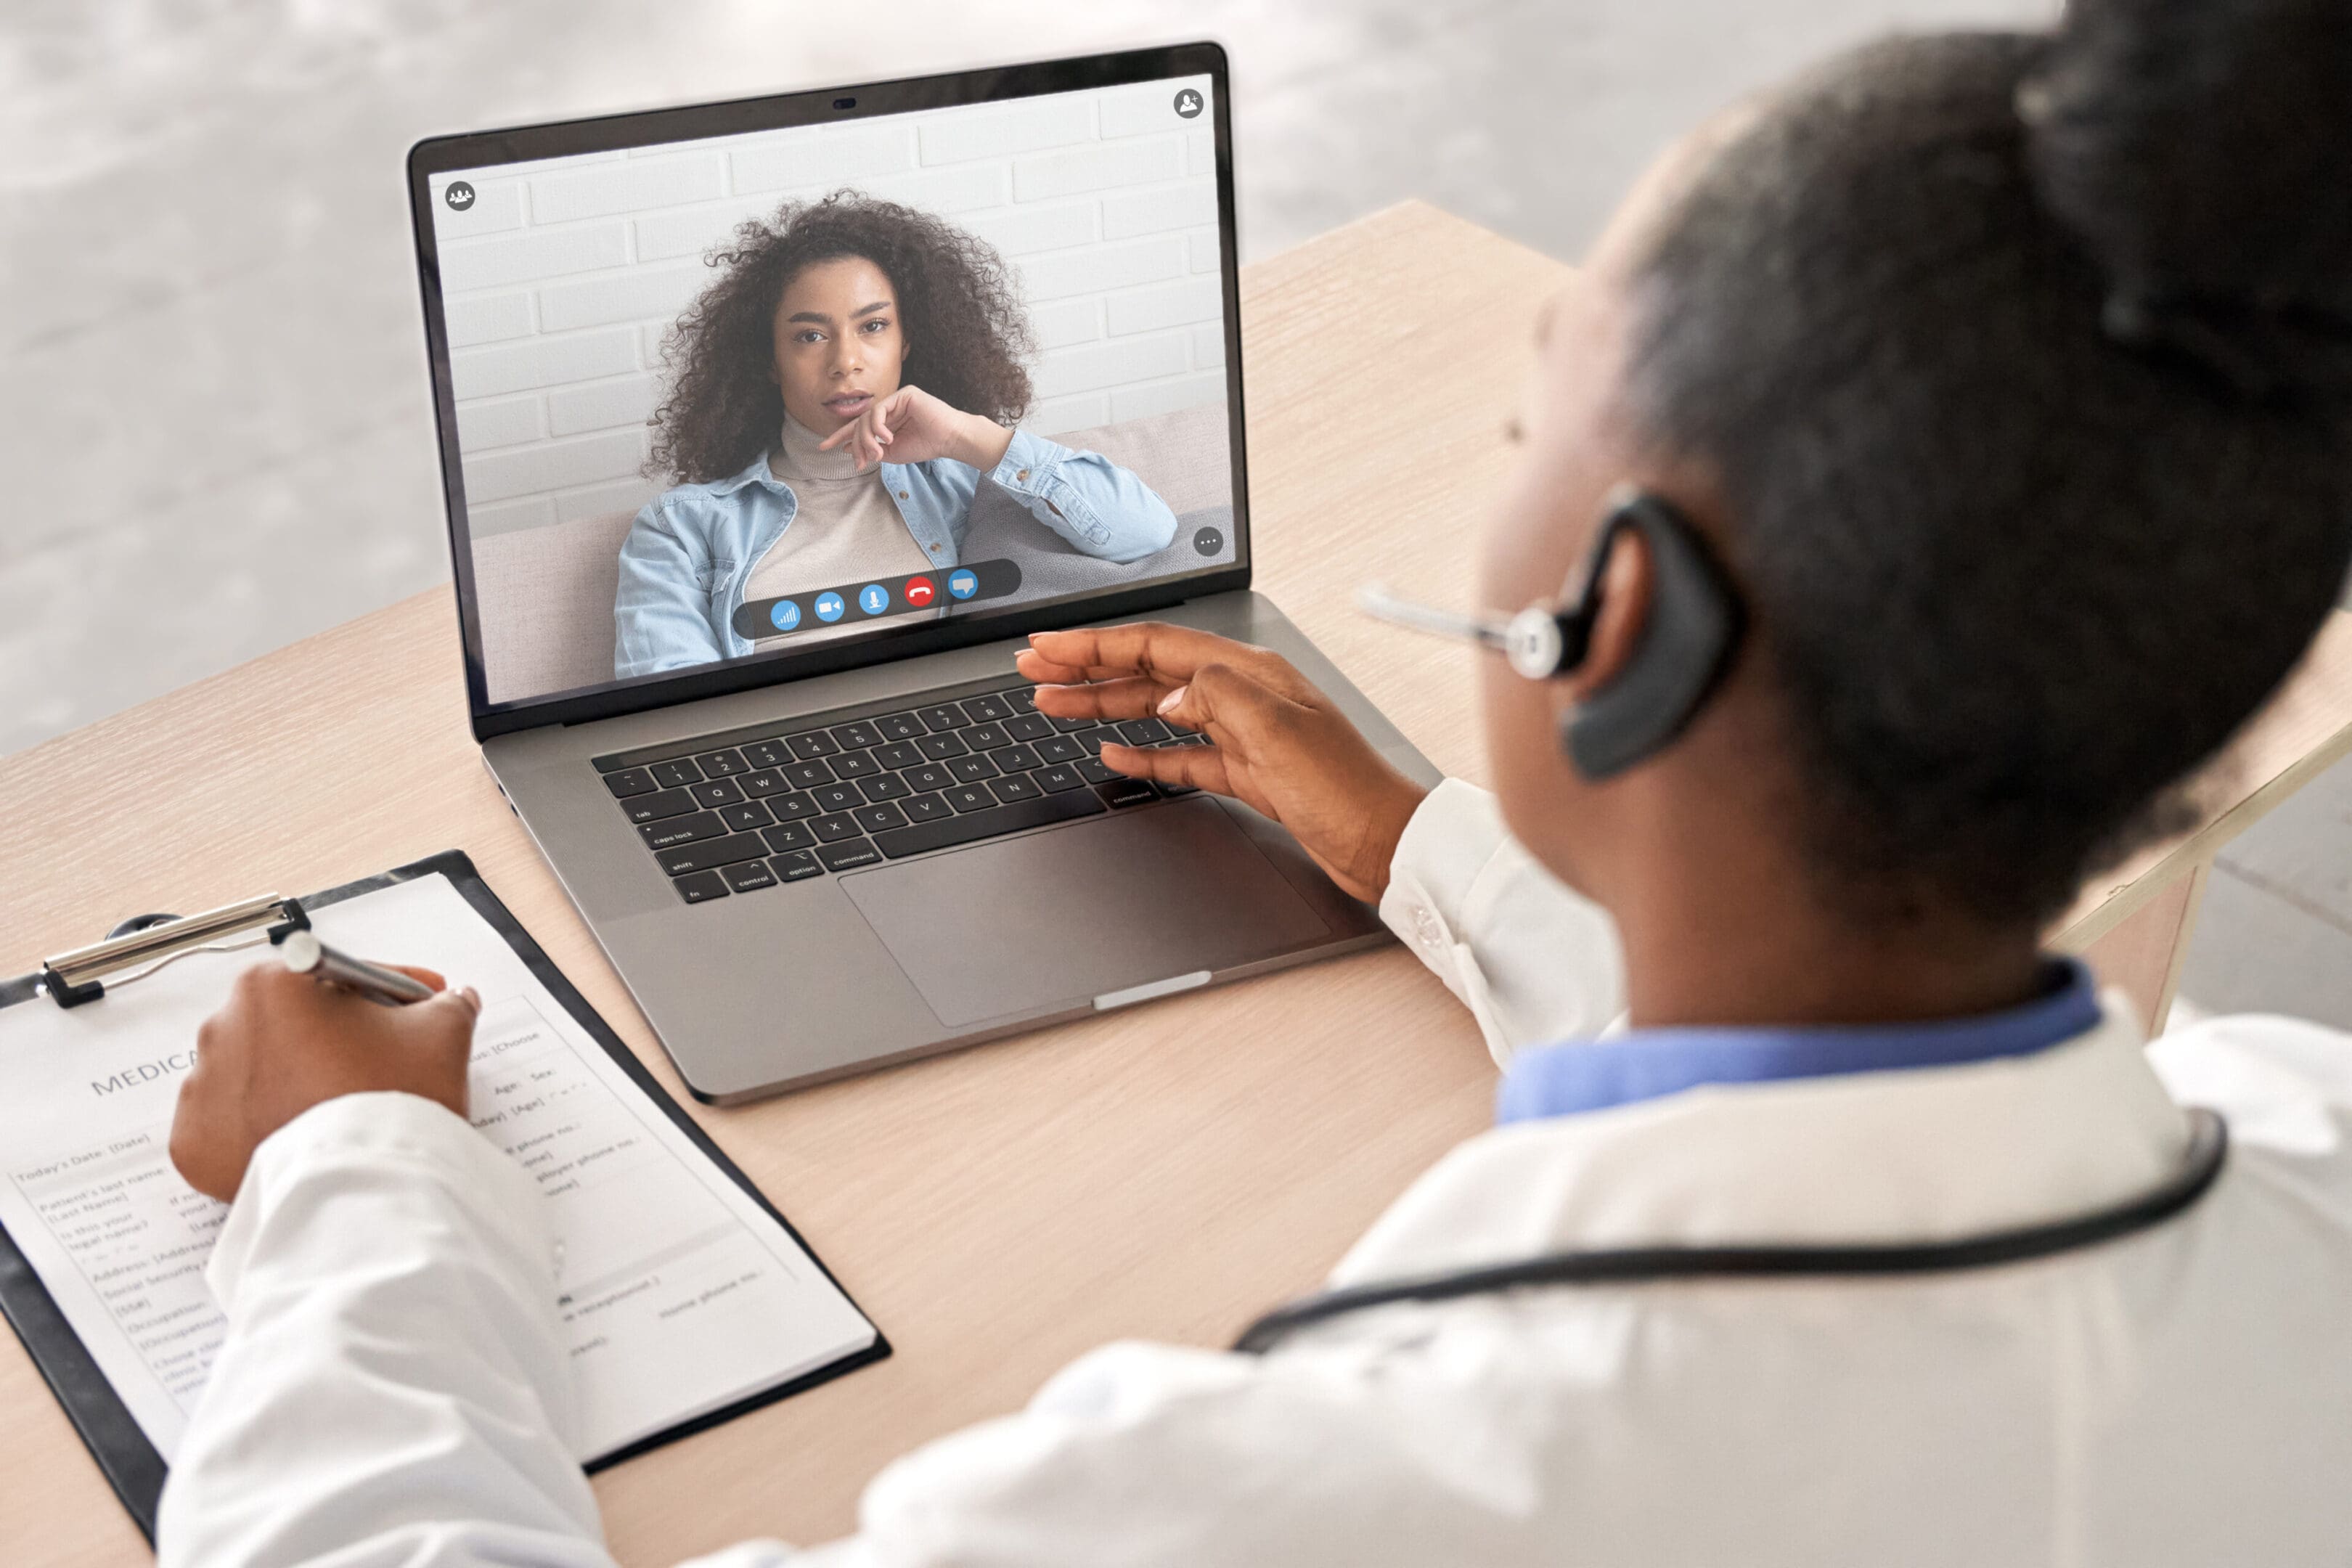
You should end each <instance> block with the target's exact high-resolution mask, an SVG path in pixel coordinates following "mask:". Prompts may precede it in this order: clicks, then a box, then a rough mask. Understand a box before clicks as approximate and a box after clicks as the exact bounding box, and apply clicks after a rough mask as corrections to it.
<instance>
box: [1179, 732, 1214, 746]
mask: <svg viewBox="0 0 2352 1568" xmlns="http://www.w3.org/2000/svg"><path fill="white" fill-rule="evenodd" d="M1176 743H1177V744H1178V745H1180V746H1205V745H1207V744H1208V743H1209V737H1208V736H1206V735H1203V734H1202V733H1201V731H1198V730H1179V731H1177V732H1176Z"/></svg>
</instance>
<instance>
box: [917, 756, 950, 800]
mask: <svg viewBox="0 0 2352 1568" xmlns="http://www.w3.org/2000/svg"><path fill="white" fill-rule="evenodd" d="M907 782H908V784H911V785H913V786H914V788H915V789H916V790H917V791H918V792H919V793H920V794H924V795H929V794H930V793H931V792H932V791H934V790H942V789H945V788H947V787H948V785H950V784H953V783H955V782H956V780H955V774H953V773H950V772H948V771H947V769H946V768H944V767H942V766H940V764H939V763H924V764H923V765H922V766H921V767H919V768H909V769H908V770H907Z"/></svg>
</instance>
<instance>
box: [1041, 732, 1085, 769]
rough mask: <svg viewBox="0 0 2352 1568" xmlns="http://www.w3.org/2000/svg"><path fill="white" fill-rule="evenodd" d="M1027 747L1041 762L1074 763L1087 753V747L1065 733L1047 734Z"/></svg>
mask: <svg viewBox="0 0 2352 1568" xmlns="http://www.w3.org/2000/svg"><path fill="white" fill-rule="evenodd" d="M1029 749H1030V750H1031V751H1033V752H1036V753H1037V760H1038V761H1039V762H1043V763H1075V762H1076V761H1077V760H1078V759H1079V758H1080V757H1083V756H1085V755H1086V754H1087V749H1086V748H1085V747H1084V746H1081V745H1079V744H1078V743H1077V742H1076V741H1073V740H1071V739H1070V738H1069V737H1068V736H1067V735H1048V736H1046V737H1045V739H1044V740H1042V741H1040V742H1037V743H1036V744H1035V745H1034V746H1032V747H1030V748H1029Z"/></svg>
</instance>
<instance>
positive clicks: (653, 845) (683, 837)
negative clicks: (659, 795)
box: [637, 811, 727, 851]
mask: <svg viewBox="0 0 2352 1568" xmlns="http://www.w3.org/2000/svg"><path fill="white" fill-rule="evenodd" d="M637 837H640V838H643V839H644V840H645V841H646V848H648V849H652V850H656V851H659V850H663V849H667V848H668V847H670V846H672V845H674V844H698V843H700V842H701V841H702V840H704V839H706V838H724V837H727V825H726V824H725V823H723V822H721V821H719V814H718V813H717V812H715V811H705V812H698V813H697V814H696V815H695V816H673V817H671V818H670V819H669V820H668V821H667V822H649V823H647V824H646V826H643V827H640V828H638V829H637Z"/></svg>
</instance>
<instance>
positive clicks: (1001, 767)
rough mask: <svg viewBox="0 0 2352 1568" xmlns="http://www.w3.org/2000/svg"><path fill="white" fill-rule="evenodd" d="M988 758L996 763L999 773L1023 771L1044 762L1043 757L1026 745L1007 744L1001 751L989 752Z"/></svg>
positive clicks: (1039, 765)
mask: <svg viewBox="0 0 2352 1568" xmlns="http://www.w3.org/2000/svg"><path fill="white" fill-rule="evenodd" d="M988 760H989V761H990V762H992V763H995V764H996V771H997V772H998V773H1027V772H1028V771H1029V770H1030V769H1031V768H1034V767H1041V766H1043V765H1044V763H1045V759H1044V758H1042V757H1040V756H1039V755H1038V754H1037V753H1036V752H1033V751H1031V750H1030V749H1029V748H1028V747H1026V746H1007V747H1005V748H1004V749H1003V751H999V752H989V753H988Z"/></svg>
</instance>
